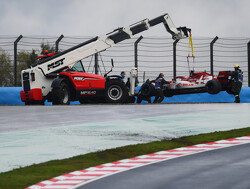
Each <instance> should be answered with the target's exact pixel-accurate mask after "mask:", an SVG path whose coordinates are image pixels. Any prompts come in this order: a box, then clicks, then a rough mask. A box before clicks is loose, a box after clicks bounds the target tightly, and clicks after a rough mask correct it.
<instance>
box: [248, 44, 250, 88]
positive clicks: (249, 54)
mask: <svg viewBox="0 0 250 189" xmlns="http://www.w3.org/2000/svg"><path fill="white" fill-rule="evenodd" d="M247 60H248V87H250V41H249V42H248V43H247Z"/></svg>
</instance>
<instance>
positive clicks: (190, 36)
mask: <svg viewBox="0 0 250 189" xmlns="http://www.w3.org/2000/svg"><path fill="white" fill-rule="evenodd" d="M188 49H189V50H188V56H187V62H188V70H189V74H191V70H190V65H189V58H192V59H193V71H194V58H195V56H194V48H193V40H192V34H191V32H190V35H189V45H188ZM191 52H192V55H190V53H191Z"/></svg>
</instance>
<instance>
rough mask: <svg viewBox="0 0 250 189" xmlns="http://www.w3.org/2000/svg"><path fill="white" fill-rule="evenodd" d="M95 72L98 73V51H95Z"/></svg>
mask: <svg viewBox="0 0 250 189" xmlns="http://www.w3.org/2000/svg"><path fill="white" fill-rule="evenodd" d="M95 74H98V53H95Z"/></svg>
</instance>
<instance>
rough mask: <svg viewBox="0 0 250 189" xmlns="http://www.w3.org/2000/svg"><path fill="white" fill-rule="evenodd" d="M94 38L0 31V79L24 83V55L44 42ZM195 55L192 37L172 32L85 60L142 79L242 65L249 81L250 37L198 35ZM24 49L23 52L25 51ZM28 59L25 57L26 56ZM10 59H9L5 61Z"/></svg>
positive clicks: (98, 69)
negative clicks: (134, 72)
mask: <svg viewBox="0 0 250 189" xmlns="http://www.w3.org/2000/svg"><path fill="white" fill-rule="evenodd" d="M90 38H92V37H83V36H63V35H61V36H22V35H20V36H0V56H1V59H0V84H1V86H20V85H21V82H20V72H21V70H22V69H24V68H25V66H21V64H23V61H24V60H23V59H25V56H27V55H30V54H31V53H32V52H33V53H36V54H37V55H40V54H41V44H42V43H43V44H45V45H47V46H49V47H50V48H52V49H53V50H54V51H58V52H61V51H64V50H66V49H69V48H70V47H73V46H75V45H78V44H79V43H82V42H84V41H86V40H88V39H90ZM193 47H194V57H189V58H187V56H188V55H192V52H191V50H190V46H189V39H188V38H187V39H182V40H179V41H174V40H173V39H172V38H170V37H142V36H141V37H136V38H132V39H129V40H125V41H123V42H120V43H118V44H116V45H115V46H114V47H111V48H109V49H107V50H106V51H103V52H100V53H98V54H96V55H92V56H90V57H87V58H85V59H83V60H82V62H83V64H84V67H85V70H86V72H89V73H96V74H100V75H104V74H105V73H106V72H108V71H109V70H110V69H111V59H113V60H114V68H113V72H112V73H111V75H116V74H120V72H121V71H125V72H126V73H127V77H129V72H130V69H131V67H137V68H138V72H139V77H138V79H139V82H140V84H142V83H143V82H144V81H145V80H146V79H150V80H152V79H155V78H156V77H157V76H158V75H159V73H164V74H165V78H166V79H167V80H172V79H173V78H175V77H176V76H184V75H188V74H189V71H190V70H194V71H195V72H200V71H206V72H208V73H211V74H214V75H217V74H218V72H219V71H222V70H228V71H229V70H233V67H234V65H235V64H239V65H240V67H241V69H242V71H243V72H244V83H243V86H250V78H249V77H248V75H249V72H250V38H220V37H215V38H208V37H193ZM22 53H23V56H21V55H22ZM27 59H29V58H27V57H26V59H25V60H27ZM4 61H7V62H9V64H7V63H6V62H4Z"/></svg>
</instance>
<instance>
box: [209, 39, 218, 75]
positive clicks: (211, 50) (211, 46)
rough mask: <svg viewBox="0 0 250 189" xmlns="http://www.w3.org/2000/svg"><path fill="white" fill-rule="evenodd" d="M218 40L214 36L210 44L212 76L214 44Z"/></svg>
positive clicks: (212, 72) (211, 69)
mask: <svg viewBox="0 0 250 189" xmlns="http://www.w3.org/2000/svg"><path fill="white" fill-rule="evenodd" d="M218 39H219V37H218V36H216V37H215V38H214V39H213V41H211V43H210V72H211V74H212V75H213V74H214V43H215V42H216V41H217V40H218Z"/></svg>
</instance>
